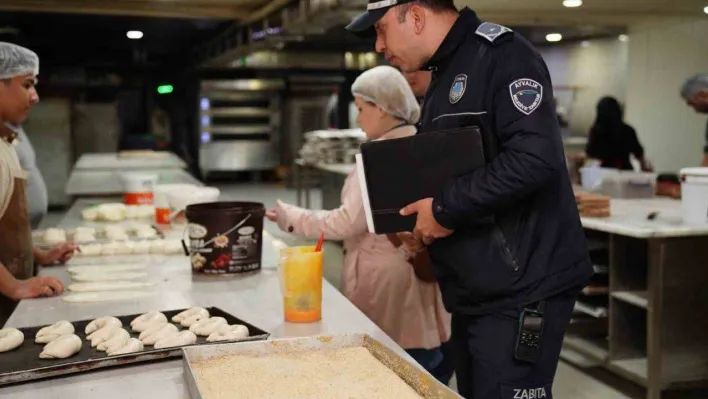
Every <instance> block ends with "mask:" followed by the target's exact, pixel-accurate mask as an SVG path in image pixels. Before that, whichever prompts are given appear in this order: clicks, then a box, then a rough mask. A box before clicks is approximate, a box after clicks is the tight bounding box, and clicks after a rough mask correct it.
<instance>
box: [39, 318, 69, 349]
mask: <svg viewBox="0 0 708 399" xmlns="http://www.w3.org/2000/svg"><path fill="white" fill-rule="evenodd" d="M73 333H74V325H73V324H71V323H69V322H68V321H66V320H62V321H58V322H56V323H54V324H52V325H51V326H46V327H44V328H42V329H40V330H39V331H37V335H35V338H34V342H36V343H38V344H47V343H49V342H52V341H54V340H55V339H57V338H59V337H61V336H62V335H66V334H73Z"/></svg>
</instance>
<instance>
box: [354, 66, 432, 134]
mask: <svg viewBox="0 0 708 399" xmlns="http://www.w3.org/2000/svg"><path fill="white" fill-rule="evenodd" d="M352 94H353V95H355V96H359V97H361V98H362V100H364V101H367V102H370V103H374V104H376V105H377V106H378V107H379V108H381V109H382V110H384V111H385V112H386V113H388V114H390V115H393V116H395V117H397V118H399V119H402V120H404V121H406V122H407V123H410V124H414V123H416V122H418V119H419V118H420V105H418V101H417V100H416V98H415V95H414V94H413V90H412V89H411V87H410V85H409V84H408V81H406V78H405V77H404V76H403V74H402V73H401V72H399V71H398V69H396V68H393V67H390V66H377V67H375V68H371V69H369V70H368V71H366V72H364V73H362V74H361V75H359V77H358V78H357V79H356V80H355V81H354V84H353V85H352Z"/></svg>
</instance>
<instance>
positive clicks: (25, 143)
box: [15, 127, 49, 229]
mask: <svg viewBox="0 0 708 399" xmlns="http://www.w3.org/2000/svg"><path fill="white" fill-rule="evenodd" d="M15 131H16V132H17V141H18V143H17V146H16V147H15V150H16V151H17V157H18V158H19V161H20V166H22V169H24V170H25V172H27V186H26V188H25V190H26V191H27V192H26V195H27V206H28V209H29V218H30V222H31V224H32V229H37V228H38V227H39V224H40V223H41V222H42V218H44V215H46V214H47V211H48V209H49V196H48V194H47V185H46V183H45V182H44V178H43V177H42V173H41V172H40V171H39V169H38V168H37V155H36V154H35V152H34V148H33V147H32V142H30V140H29V137H27V134H25V131H24V129H22V127H19V128H17V129H15Z"/></svg>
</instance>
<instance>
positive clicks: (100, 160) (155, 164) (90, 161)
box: [74, 152, 187, 171]
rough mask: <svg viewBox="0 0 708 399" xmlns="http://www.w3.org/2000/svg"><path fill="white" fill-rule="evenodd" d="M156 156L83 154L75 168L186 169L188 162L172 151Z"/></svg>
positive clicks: (95, 169)
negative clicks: (122, 156)
mask: <svg viewBox="0 0 708 399" xmlns="http://www.w3.org/2000/svg"><path fill="white" fill-rule="evenodd" d="M158 154H160V156H156V157H152V158H151V157H133V158H131V157H124V158H121V157H118V154H117V153H115V152H107V153H89V154H84V155H82V156H81V157H80V158H79V160H78V161H76V164H75V165H74V169H82V170H91V171H97V170H111V171H115V170H136V169H185V168H186V167H187V163H186V162H184V161H183V160H182V159H181V158H179V157H178V156H177V155H175V154H173V153H171V152H159V153H158Z"/></svg>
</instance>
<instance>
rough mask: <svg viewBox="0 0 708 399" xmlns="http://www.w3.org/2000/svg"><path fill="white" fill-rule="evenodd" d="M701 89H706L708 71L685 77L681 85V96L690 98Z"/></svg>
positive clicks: (707, 88)
mask: <svg viewBox="0 0 708 399" xmlns="http://www.w3.org/2000/svg"><path fill="white" fill-rule="evenodd" d="M701 90H706V91H708V73H704V74H698V75H696V76H693V77H691V78H689V79H687V80H686V82H685V83H684V84H683V86H682V87H681V97H683V98H684V99H686V100H690V99H692V98H693V97H695V96H696V94H698V93H699V92H700V91H701Z"/></svg>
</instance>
